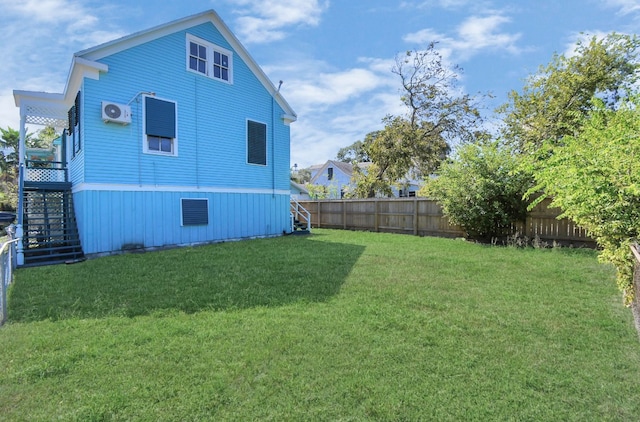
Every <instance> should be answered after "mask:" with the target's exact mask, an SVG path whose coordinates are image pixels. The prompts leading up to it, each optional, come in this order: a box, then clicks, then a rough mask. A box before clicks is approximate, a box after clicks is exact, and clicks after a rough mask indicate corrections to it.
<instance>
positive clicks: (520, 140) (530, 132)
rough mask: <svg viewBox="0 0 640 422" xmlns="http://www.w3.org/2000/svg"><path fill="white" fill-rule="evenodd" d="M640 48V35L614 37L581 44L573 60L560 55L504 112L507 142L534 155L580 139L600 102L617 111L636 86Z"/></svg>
mask: <svg viewBox="0 0 640 422" xmlns="http://www.w3.org/2000/svg"><path fill="white" fill-rule="evenodd" d="M639 46H640V41H639V40H638V38H637V37H636V36H635V35H634V36H631V35H621V34H615V33H612V34H609V35H607V36H605V37H602V38H598V37H595V36H594V37H592V38H590V39H589V40H588V41H586V42H579V43H578V44H577V46H576V48H575V50H574V52H573V54H571V55H569V56H565V55H564V54H555V55H554V56H553V58H552V59H551V62H550V63H549V64H547V65H546V66H541V67H540V68H539V69H538V72H537V73H535V74H533V75H531V76H530V77H529V78H528V79H527V80H526V82H525V85H524V87H523V89H522V91H521V92H517V91H512V92H510V93H509V101H508V102H507V103H506V104H504V105H503V106H502V107H500V108H499V109H498V111H499V112H500V113H502V114H503V115H504V128H503V134H502V135H503V137H504V138H505V139H506V140H508V141H510V142H511V144H512V145H513V146H514V147H515V149H516V150H519V151H520V152H522V153H524V154H528V153H535V151H536V150H537V149H538V148H539V147H540V146H541V145H542V144H543V142H545V141H550V142H552V144H553V145H558V144H559V143H561V140H562V138H563V137H564V136H576V135H578V134H579V133H580V131H581V128H582V124H583V123H584V121H585V120H584V117H585V116H587V115H588V113H589V111H590V110H591V108H592V103H591V99H592V98H593V97H594V96H597V97H600V98H602V99H603V101H604V102H605V104H606V106H607V107H609V108H615V107H616V105H617V104H619V102H620V100H621V99H622V98H624V97H626V96H627V93H628V92H629V90H630V89H631V88H632V87H633V86H634V85H635V83H636V82H637V80H638V76H639V74H638V71H639V67H638V52H639V50H638V47H639Z"/></svg>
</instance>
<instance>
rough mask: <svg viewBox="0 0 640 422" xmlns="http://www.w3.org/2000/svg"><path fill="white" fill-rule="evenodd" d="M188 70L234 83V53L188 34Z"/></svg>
mask: <svg viewBox="0 0 640 422" xmlns="http://www.w3.org/2000/svg"><path fill="white" fill-rule="evenodd" d="M187 70H188V71H190V72H196V73H199V74H201V75H205V76H207V77H209V78H212V79H216V80H219V81H222V82H227V83H233V53H232V52H231V51H229V50H227V49H226V48H222V47H220V46H217V45H215V44H212V43H210V42H208V41H205V40H203V39H202V38H198V37H196V36H194V35H190V34H187Z"/></svg>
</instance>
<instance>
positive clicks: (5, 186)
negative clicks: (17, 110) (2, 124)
mask: <svg viewBox="0 0 640 422" xmlns="http://www.w3.org/2000/svg"><path fill="white" fill-rule="evenodd" d="M0 133H1V134H2V147H3V148H2V152H0V171H1V172H2V178H1V179H0V180H1V183H2V186H1V188H0V208H2V209H6V208H9V209H15V207H16V206H17V204H18V183H17V176H18V144H19V142H20V132H18V131H17V130H15V129H12V128H10V127H7V128H6V129H3V128H0Z"/></svg>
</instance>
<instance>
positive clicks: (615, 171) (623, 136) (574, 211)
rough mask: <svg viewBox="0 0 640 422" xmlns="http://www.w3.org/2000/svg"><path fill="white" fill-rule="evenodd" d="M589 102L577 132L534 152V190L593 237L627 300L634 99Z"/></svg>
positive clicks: (639, 199) (639, 201)
mask: <svg viewBox="0 0 640 422" xmlns="http://www.w3.org/2000/svg"><path fill="white" fill-rule="evenodd" d="M593 104H594V106H592V110H591V111H590V112H589V114H588V115H587V117H585V118H584V121H583V122H581V127H582V130H581V132H580V134H579V135H577V136H565V137H564V138H562V145H555V144H554V142H553V141H547V142H546V143H545V144H544V145H543V148H542V150H541V152H540V154H542V155H547V156H548V157H547V158H546V159H545V165H544V166H541V167H540V168H539V169H538V170H537V172H536V173H535V180H536V182H537V186H536V188H535V190H534V192H538V191H543V192H545V193H546V194H547V195H548V196H549V197H550V198H552V200H553V201H552V203H551V204H552V205H553V206H556V207H559V208H561V209H562V210H563V212H564V214H563V215H562V216H563V217H569V218H571V219H572V220H573V221H575V222H576V223H577V224H578V225H580V226H582V227H584V228H585V229H587V230H588V231H589V234H590V235H591V236H592V237H594V238H595V239H596V241H597V242H598V244H599V245H600V246H601V247H602V252H601V258H602V259H603V260H605V261H608V262H611V263H613V264H614V265H615V266H616V269H617V275H618V285H619V287H620V289H621V290H622V291H623V293H624V297H625V301H626V303H627V304H631V301H632V299H633V297H634V290H633V284H632V283H633V262H634V261H633V257H632V255H631V250H630V248H629V245H630V244H631V243H632V242H637V241H638V239H639V238H640V98H638V97H634V98H632V99H631V100H629V101H625V102H623V103H622V104H621V105H620V106H619V107H618V108H617V109H616V110H611V109H610V108H608V107H607V106H606V104H605V103H604V102H603V101H602V100H600V99H596V100H594V102H593ZM637 303H638V302H636V304H637ZM635 311H640V309H635ZM636 316H637V317H638V320H639V321H640V317H639V315H638V313H636ZM639 328H640V326H639Z"/></svg>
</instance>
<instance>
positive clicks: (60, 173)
mask: <svg viewBox="0 0 640 422" xmlns="http://www.w3.org/2000/svg"><path fill="white" fill-rule="evenodd" d="M25 180H26V181H28V182H64V170H63V169H54V168H28V169H27V173H26V175H25Z"/></svg>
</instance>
